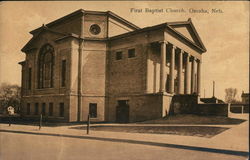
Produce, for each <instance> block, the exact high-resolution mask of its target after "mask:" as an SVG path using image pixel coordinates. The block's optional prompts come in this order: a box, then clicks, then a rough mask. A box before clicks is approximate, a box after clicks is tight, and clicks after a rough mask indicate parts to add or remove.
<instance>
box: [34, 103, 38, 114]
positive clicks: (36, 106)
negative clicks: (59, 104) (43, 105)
mask: <svg viewBox="0 0 250 160" xmlns="http://www.w3.org/2000/svg"><path fill="white" fill-rule="evenodd" d="M38 113H39V103H35V112H34V115H38Z"/></svg>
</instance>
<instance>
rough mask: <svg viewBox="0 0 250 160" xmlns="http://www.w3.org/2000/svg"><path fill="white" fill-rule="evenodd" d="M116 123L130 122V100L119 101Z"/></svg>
mask: <svg viewBox="0 0 250 160" xmlns="http://www.w3.org/2000/svg"><path fill="white" fill-rule="evenodd" d="M116 122H117V123H128V122H129V105H128V100H119V101H118V106H117V107H116Z"/></svg>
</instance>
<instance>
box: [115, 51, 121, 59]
mask: <svg viewBox="0 0 250 160" xmlns="http://www.w3.org/2000/svg"><path fill="white" fill-rule="evenodd" d="M115 59H116V60H120V59H122V52H116V53H115Z"/></svg>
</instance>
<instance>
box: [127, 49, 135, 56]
mask: <svg viewBox="0 0 250 160" xmlns="http://www.w3.org/2000/svg"><path fill="white" fill-rule="evenodd" d="M131 51H133V56H131V53H130V52H131ZM135 57H136V51H135V48H130V49H128V58H135Z"/></svg>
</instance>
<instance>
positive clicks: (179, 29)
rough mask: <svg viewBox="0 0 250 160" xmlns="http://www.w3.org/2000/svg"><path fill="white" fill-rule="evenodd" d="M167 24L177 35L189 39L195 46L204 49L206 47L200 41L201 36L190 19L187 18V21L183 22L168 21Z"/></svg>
mask: <svg viewBox="0 0 250 160" xmlns="http://www.w3.org/2000/svg"><path fill="white" fill-rule="evenodd" d="M167 25H168V26H169V28H171V29H172V30H173V31H174V32H176V33H177V34H178V35H180V36H182V37H184V38H185V39H187V40H189V41H190V42H192V43H193V44H195V45H196V46H198V47H200V48H202V49H203V50H204V51H206V48H205V46H204V44H203V42H202V41H201V38H200V37H199V35H198V33H197V31H196V29H195V27H194V25H193V23H192V21H191V19H188V21H184V22H168V23H167Z"/></svg>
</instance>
